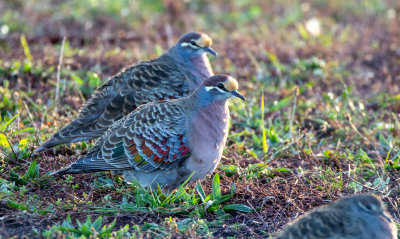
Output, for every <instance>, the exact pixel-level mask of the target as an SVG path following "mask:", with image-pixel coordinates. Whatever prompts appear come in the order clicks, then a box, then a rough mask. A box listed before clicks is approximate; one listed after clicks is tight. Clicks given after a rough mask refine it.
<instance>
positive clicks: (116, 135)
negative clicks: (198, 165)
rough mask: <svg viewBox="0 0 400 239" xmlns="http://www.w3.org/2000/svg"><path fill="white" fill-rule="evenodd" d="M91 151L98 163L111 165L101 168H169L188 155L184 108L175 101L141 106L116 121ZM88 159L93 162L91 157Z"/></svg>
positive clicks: (141, 169)
mask: <svg viewBox="0 0 400 239" xmlns="http://www.w3.org/2000/svg"><path fill="white" fill-rule="evenodd" d="M93 154H96V155H97V161H102V162H98V163H97V164H99V165H100V164H101V165H109V166H110V168H108V169H107V168H104V169H103V170H109V169H115V168H126V166H127V165H130V166H131V167H132V168H134V169H136V170H139V171H146V172H150V171H153V170H155V169H169V168H171V167H173V166H174V165H176V164H177V163H179V162H182V161H183V160H185V159H186V158H187V157H188V156H189V155H190V151H189V148H188V138H187V132H186V115H185V112H184V110H183V109H182V107H181V105H178V104H176V103H175V102H165V103H158V104H153V103H151V104H148V105H145V106H143V107H140V109H138V111H135V112H133V113H131V114H130V115H128V116H127V117H125V118H123V119H122V120H120V121H119V122H117V123H116V124H115V125H114V126H113V127H112V128H111V129H110V130H109V131H108V132H107V133H106V134H105V135H104V136H103V137H102V138H101V139H100V140H99V141H98V142H97V143H96V146H95V147H94V148H93V150H91V152H89V153H88V156H90V157H92V156H91V155H93ZM84 158H85V157H83V158H82V159H81V160H84ZM81 160H78V161H81ZM95 161H96V160H95ZM91 163H96V162H94V161H93V158H92V159H91ZM104 163H105V164H104Z"/></svg>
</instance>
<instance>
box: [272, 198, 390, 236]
mask: <svg viewBox="0 0 400 239" xmlns="http://www.w3.org/2000/svg"><path fill="white" fill-rule="evenodd" d="M294 238H296V239H317V238H318V239H339V238H342V239H377V238H379V239H397V228H396V225H395V223H394V222H393V219H391V217H390V215H389V213H388V212H387V211H386V210H385V207H384V205H383V203H382V201H381V200H380V198H379V197H377V196H375V195H372V194H359V195H354V196H349V197H344V198H341V199H339V200H337V201H335V202H333V203H331V204H329V205H327V206H322V207H318V208H316V209H314V210H312V211H310V212H308V213H306V214H305V215H304V216H302V217H301V218H300V219H298V220H296V221H295V222H293V223H292V224H290V225H288V226H287V227H286V228H284V229H283V230H282V231H281V232H280V234H279V235H278V236H277V239H294Z"/></svg>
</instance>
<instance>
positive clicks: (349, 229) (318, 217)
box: [278, 210, 365, 239]
mask: <svg viewBox="0 0 400 239" xmlns="http://www.w3.org/2000/svg"><path fill="white" fill-rule="evenodd" d="M363 226H365V225H364V224H363V222H362V221H361V220H360V219H359V218H357V217H354V215H351V214H350V213H347V212H344V211H337V210H321V211H315V212H313V213H311V214H307V215H305V216H303V217H302V218H300V219H299V221H298V222H296V223H295V224H294V225H292V226H289V227H288V228H286V229H283V232H282V233H281V234H280V235H279V236H278V239H283V238H285V239H295V238H296V239H303V238H304V239H305V238H307V239H317V238H327V239H339V238H348V239H350V238H354V239H356V238H360V235H361V234H362V233H363V228H362V227H363Z"/></svg>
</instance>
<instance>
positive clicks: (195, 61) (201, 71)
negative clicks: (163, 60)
mask: <svg viewBox="0 0 400 239" xmlns="http://www.w3.org/2000/svg"><path fill="white" fill-rule="evenodd" d="M167 55H169V56H173V58H172V59H173V60H174V62H175V64H176V66H177V67H179V69H183V73H184V74H185V76H186V78H187V79H188V83H189V91H190V92H194V91H195V90H196V89H197V88H198V87H199V86H200V85H201V84H202V83H203V82H204V80H205V79H207V78H209V77H210V76H213V75H214V73H213V71H212V68H211V65H210V61H209V60H208V57H207V56H206V54H200V55H191V56H188V55H182V54H180V53H179V52H178V51H177V49H174V48H171V49H170V50H169V51H168V52H167ZM182 66H184V67H182Z"/></svg>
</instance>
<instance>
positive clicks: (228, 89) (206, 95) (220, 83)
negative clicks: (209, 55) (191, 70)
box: [199, 75, 246, 102]
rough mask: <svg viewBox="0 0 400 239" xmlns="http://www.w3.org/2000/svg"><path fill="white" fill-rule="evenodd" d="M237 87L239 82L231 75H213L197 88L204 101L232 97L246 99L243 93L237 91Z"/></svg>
mask: <svg viewBox="0 0 400 239" xmlns="http://www.w3.org/2000/svg"><path fill="white" fill-rule="evenodd" d="M238 87H239V84H238V82H237V81H236V80H235V79H234V78H233V77H230V76H227V75H215V76H211V77H210V78H208V79H206V80H205V81H204V82H203V84H202V86H201V87H200V89H199V90H200V91H201V94H202V97H201V98H202V99H203V101H204V102H213V101H226V100H227V99H229V98H232V97H238V98H240V99H242V100H246V99H245V98H244V96H243V95H241V94H240V93H239V92H237V90H238Z"/></svg>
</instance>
